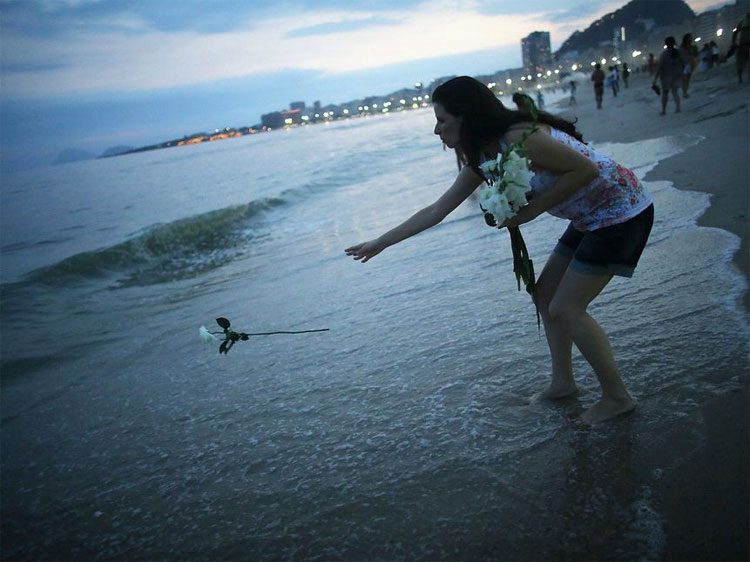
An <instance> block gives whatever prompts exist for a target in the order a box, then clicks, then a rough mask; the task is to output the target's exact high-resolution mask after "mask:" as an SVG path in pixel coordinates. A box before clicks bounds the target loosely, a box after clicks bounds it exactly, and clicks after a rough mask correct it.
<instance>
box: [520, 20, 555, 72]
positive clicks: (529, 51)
mask: <svg viewBox="0 0 750 562" xmlns="http://www.w3.org/2000/svg"><path fill="white" fill-rule="evenodd" d="M521 54H522V57H523V69H524V72H526V73H527V74H531V75H532V76H533V77H536V74H537V73H538V72H542V71H543V70H547V69H548V68H549V67H550V66H552V49H551V47H550V40H549V31H534V32H532V33H530V34H529V35H527V36H526V37H524V38H523V39H521Z"/></svg>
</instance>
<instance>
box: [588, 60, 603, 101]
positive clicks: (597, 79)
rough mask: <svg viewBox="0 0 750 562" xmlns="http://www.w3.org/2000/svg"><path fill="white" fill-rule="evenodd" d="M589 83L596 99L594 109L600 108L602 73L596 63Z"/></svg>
mask: <svg viewBox="0 0 750 562" xmlns="http://www.w3.org/2000/svg"><path fill="white" fill-rule="evenodd" d="M591 81H592V82H593V83H594V97H595V98H596V108H597V109H601V108H602V98H603V97H604V71H603V70H602V65H601V64H599V63H596V65H595V66H594V72H592V73H591Z"/></svg>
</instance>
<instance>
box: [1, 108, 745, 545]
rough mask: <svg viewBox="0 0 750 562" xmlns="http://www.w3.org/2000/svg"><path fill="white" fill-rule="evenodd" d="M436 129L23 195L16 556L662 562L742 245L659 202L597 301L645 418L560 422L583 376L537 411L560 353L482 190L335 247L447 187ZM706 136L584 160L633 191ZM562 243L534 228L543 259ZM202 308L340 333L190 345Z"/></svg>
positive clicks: (13, 309)
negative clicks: (671, 482) (448, 207)
mask: <svg viewBox="0 0 750 562" xmlns="http://www.w3.org/2000/svg"><path fill="white" fill-rule="evenodd" d="M431 128H432V116H431V113H430V112H428V111H425V112H414V113H411V114H408V115H404V116H391V117H388V118H380V119H368V120H360V121H352V122H349V123H344V124H336V125H333V126H330V127H316V128H309V129H298V130H294V131H289V132H287V133H279V134H276V135H266V136H264V137H252V138H243V139H238V140H236V141H226V142H224V143H214V145H213V146H197V147H192V148H188V149H185V150H176V149H175V150H174V151H160V152H158V153H150V154H141V155H132V156H128V157H122V158H114V159H108V160H101V161H95V162H90V163H83V164H77V165H71V166H65V167H62V168H55V169H54V170H47V171H41V172H36V173H33V174H32V173H28V174H19V175H17V176H14V177H13V178H12V179H13V181H12V185H11V186H9V187H8V189H4V191H3V205H2V212H3V217H2V219H3V220H2V228H3V232H2V235H3V236H2V238H3V266H4V267H3V280H4V281H5V284H4V285H3V289H2V292H3V311H2V314H3V322H2V326H1V327H0V329H1V330H2V342H3V357H2V361H3V364H2V377H3V378H2V386H3V389H2V390H3V392H2V436H1V438H2V451H3V454H2V472H3V479H2V497H3V502H2V510H3V521H4V524H3V530H2V534H3V541H2V542H3V545H4V547H3V548H4V551H5V552H6V555H7V557H8V558H14V559H16V558H17V559H49V558H73V559H87V558H111V559H131V558H162V557H163V558H166V557H168V558H197V559H203V558H212V559H217V558H218V559H227V558H235V559H236V558H248V557H251V558H254V559H279V558H290V559H300V558H304V559H313V560H314V559H342V560H355V559H369V560H372V559H394V558H405V559H451V558H453V559H455V558H457V557H461V558H478V557H482V558H491V557H494V558H500V559H509V558H562V557H571V558H576V557H595V558H627V559H636V558H638V559H642V558H646V559H652V558H658V557H659V555H660V553H661V552H662V550H663V548H664V531H663V513H662V512H661V511H660V509H661V506H660V505H659V498H658V497H657V495H656V494H655V493H654V489H655V488H656V487H658V486H659V485H660V482H662V481H663V479H665V478H668V475H669V472H670V471H671V470H673V469H674V468H675V467H677V466H679V465H680V463H681V462H683V461H684V459H685V458H687V456H688V455H689V454H690V452H691V451H692V450H694V449H695V447H697V446H698V445H699V444H700V443H701V441H702V440H703V439H704V438H705V428H704V425H703V420H702V419H701V417H700V413H699V410H698V405H699V404H700V403H701V402H703V401H704V400H706V399H708V398H710V397H711V396H714V395H716V394H719V393H722V392H726V391H728V390H731V389H732V388H735V387H737V386H738V384H739V383H740V381H741V379H742V377H743V376H745V373H744V372H743V371H742V370H741V369H740V370H736V369H735V370H733V369H732V368H731V366H732V365H742V364H744V363H743V362H744V361H746V357H747V343H746V342H747V326H746V324H745V321H744V318H743V316H742V314H741V313H740V312H739V311H738V310H737V307H736V300H737V298H738V296H739V294H740V292H741V291H742V288H743V286H744V280H743V279H742V278H741V277H740V276H739V275H738V274H737V272H736V271H734V270H733V269H732V267H731V265H730V259H731V255H732V253H733V252H734V250H735V249H736V248H737V239H736V238H735V237H734V236H732V235H730V234H728V233H726V232H724V231H721V230H717V229H709V228H698V227H696V226H695V224H694V223H695V219H696V218H697V217H698V216H699V215H700V214H701V213H702V212H703V210H704V209H705V208H706V206H707V205H708V197H707V196H706V195H704V194H701V193H695V192H680V191H677V190H676V189H674V188H673V187H672V186H671V185H670V184H668V183H665V182H655V183H651V184H649V185H648V187H649V189H650V190H651V191H652V192H653V194H654V198H655V206H656V222H655V226H654V230H653V233H652V238H651V241H650V243H649V246H648V247H647V249H646V252H645V254H644V256H643V259H642V262H641V264H640V266H639V268H638V270H637V271H636V275H635V277H634V278H633V279H632V280H624V279H616V280H614V281H613V282H612V283H611V285H610V286H609V287H608V288H607V290H606V291H605V293H604V294H603V295H602V296H601V297H600V299H598V301H597V302H596V303H595V305H594V306H593V307H592V314H593V315H594V316H595V317H596V318H598V319H599V320H600V322H601V323H602V325H603V326H604V327H605V329H606V330H607V332H608V333H609V334H610V335H611V338H612V343H613V346H614V349H615V354H616V356H617V358H618V361H619V363H620V366H621V369H622V371H623V374H624V377H625V379H626V382H627V384H628V386H629V389H630V390H631V392H632V393H633V394H634V396H635V397H636V398H637V399H638V401H639V408H638V410H637V411H636V412H635V413H634V414H632V415H630V416H628V417H627V418H626V419H624V420H622V421H618V422H617V423H613V424H610V425H608V426H606V427H603V428H601V429H597V430H596V431H590V432H585V431H579V430H576V429H575V428H574V427H573V426H572V425H571V424H570V423H569V422H568V418H569V417H570V416H572V415H575V414H577V413H579V412H580V411H581V410H582V409H584V408H585V407H587V406H588V405H589V404H590V403H592V402H593V401H594V400H595V399H596V397H597V388H598V387H597V384H596V382H595V380H594V378H593V375H592V373H591V372H590V369H589V368H588V366H587V365H586V364H585V362H584V361H583V360H582V359H581V358H580V357H579V356H576V358H575V367H576V371H577V374H578V380H579V383H580V385H581V387H582V394H581V396H580V397H579V398H578V399H573V400H569V401H567V402H564V403H562V404H557V405H549V404H535V405H532V406H529V405H527V404H526V402H525V398H526V397H527V396H529V395H530V394H532V393H533V392H535V391H536V390H538V389H539V388H540V387H541V386H542V385H543V384H544V383H545V379H546V377H547V373H548V359H547V352H546V346H545V344H544V340H543V336H541V335H540V334H539V333H538V332H537V329H536V320H535V316H534V310H533V306H532V305H531V303H530V302H529V300H528V297H527V296H526V295H525V293H523V292H518V291H517V290H516V287H515V279H514V277H513V274H512V271H511V269H512V266H511V256H510V248H509V241H508V239H507V236H506V235H505V233H499V232H497V231H494V230H492V229H489V228H487V227H485V226H484V225H483V219H482V217H481V215H480V214H479V213H478V212H477V208H476V207H477V203H476V201H475V200H469V201H467V203H466V204H464V205H462V206H461V207H460V208H459V209H458V210H457V211H456V212H455V213H454V215H452V216H451V217H449V218H448V219H447V220H446V221H445V222H444V223H443V224H441V225H440V226H438V227H436V228H435V229H432V230H431V231H429V232H426V233H424V234H422V235H420V236H419V237H417V238H415V239H413V240H410V241H408V242H405V243H404V244H401V245H399V246H396V247H393V248H390V249H389V250H387V251H386V252H384V253H383V254H381V255H380V256H378V257H377V258H375V259H374V260H373V261H372V262H370V263H368V264H365V265H362V264H359V263H355V262H353V261H351V260H350V259H348V258H346V257H345V256H344V255H343V249H344V248H345V247H346V246H348V245H350V244H352V243H354V242H358V241H362V240H365V239H367V238H369V237H372V236H374V235H377V234H379V233H380V232H382V231H383V230H384V229H387V228H390V227H391V226H393V225H394V224H396V223H397V222H398V221H399V220H401V219H402V218H404V217H405V216H408V215H409V214H410V213H412V212H414V211H416V210H417V209H418V208H420V207H421V206H422V205H424V204H427V203H429V202H431V201H433V200H434V199H435V198H436V197H437V196H438V195H439V194H440V193H441V191H442V189H443V188H444V187H445V186H446V185H447V183H448V181H450V178H451V177H452V175H453V174H454V172H455V161H454V159H453V157H452V155H451V154H450V153H443V152H441V151H440V150H439V148H438V147H437V143H436V142H435V139H434V138H431V135H429V134H427V133H426V132H429V131H430V130H431ZM699 141H700V138H699V137H691V136H680V137H664V138H661V139H652V140H650V141H644V142H642V143H637V144H607V145H599V146H598V147H597V148H599V149H601V150H602V151H604V152H607V153H609V154H611V155H612V156H614V157H615V158H616V159H618V160H620V161H621V162H622V163H623V164H625V165H627V166H630V167H632V168H633V169H635V170H636V172H637V173H638V175H639V176H640V177H643V176H644V175H645V173H646V172H647V171H648V170H649V169H650V168H651V167H653V166H654V165H655V164H656V163H657V162H658V161H659V160H660V159H663V158H666V157H668V156H669V155H671V154H675V153H676V152H679V151H680V150H683V149H684V148H685V147H686V146H690V145H692V144H695V143H696V142H699ZM290 154H293V155H296V156H295V157H294V158H290V157H289V155H290ZM50 197H51V199H49V198H50ZM47 200H51V201H52V202H53V204H52V206H50V207H44V205H43V203H42V202H43V201H47ZM564 227H565V223H564V222H563V221H560V220H558V219H554V218H553V217H541V218H540V219H539V220H537V221H535V222H534V223H533V224H530V225H527V227H526V228H524V236H525V238H526V241H527V244H528V246H529V250H530V252H531V255H532V257H533V258H534V259H535V261H536V263H537V268H538V269H539V270H541V266H542V264H543V262H544V259H545V258H546V255H547V254H548V253H549V252H550V251H551V249H552V247H553V246H554V244H555V242H556V239H557V237H558V236H559V234H560V233H561V232H562V231H563V230H564ZM217 316H227V317H229V318H230V319H231V320H232V322H233V324H234V325H235V326H236V328H237V329H240V330H246V331H266V330H278V329H282V330H283V329H292V330H294V329H308V328H321V327H328V328H330V329H331V331H330V332H328V333H325V334H310V335H305V336H277V337H268V338H265V339H261V338H256V339H253V340H251V341H250V342H249V343H243V342H240V343H239V344H238V345H237V346H235V348H234V349H233V350H232V351H231V352H230V354H229V355H228V356H219V355H218V354H217V353H216V349H214V348H212V347H207V346H202V345H201V344H200V342H199V341H198V338H197V328H198V326H200V325H201V324H206V325H210V324H211V323H212V322H213V318H215V317H217ZM678 435H679V438H677V437H676V436H678ZM686 435H687V436H688V437H686Z"/></svg>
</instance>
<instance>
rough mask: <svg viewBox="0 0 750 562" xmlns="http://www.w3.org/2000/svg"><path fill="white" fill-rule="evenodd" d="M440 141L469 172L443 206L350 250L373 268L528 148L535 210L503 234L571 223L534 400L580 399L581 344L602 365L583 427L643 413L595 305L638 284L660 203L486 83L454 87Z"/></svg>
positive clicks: (443, 104) (544, 308) (440, 121)
mask: <svg viewBox="0 0 750 562" xmlns="http://www.w3.org/2000/svg"><path fill="white" fill-rule="evenodd" d="M432 103H433V109H434V112H435V118H436V121H437V122H436V125H435V129H434V131H433V132H434V134H436V135H438V136H439V137H440V140H442V142H443V144H444V146H447V147H448V148H452V149H454V150H455V152H456V156H457V159H458V161H459V162H460V163H461V164H462V167H461V168H460V171H459V172H458V175H457V177H456V179H455V181H454V182H453V184H452V185H451V187H450V188H448V190H447V191H446V192H445V193H443V195H441V196H440V197H439V198H438V199H437V200H436V201H435V202H434V203H432V204H431V205H428V206H426V207H425V208H423V209H422V210H420V211H418V212H417V213H415V214H414V215H412V216H411V217H410V218H408V219H407V220H405V221H404V222H402V223H401V224H399V225H398V226H396V227H395V228H393V229H392V230H389V231H388V232H386V233H384V234H382V235H381V236H379V237H378V238H375V239H373V240H370V241H368V242H362V243H359V244H355V245H353V246H350V247H349V248H346V250H345V252H346V254H347V255H349V256H352V257H353V258H354V259H355V260H361V261H362V263H365V262H367V261H369V260H370V259H372V258H373V257H375V256H377V255H378V254H379V253H380V252H382V251H383V250H385V249H386V248H388V247H389V246H392V245H394V244H397V243H399V242H401V241H403V240H406V239H407V238H409V237H411V236H414V235H415V234H418V233H419V232H422V231H423V230H426V229H428V228H430V227H433V226H435V225H437V224H438V223H440V222H441V221H442V220H443V219H444V218H445V217H446V216H448V214H449V213H451V212H452V211H453V210H454V209H456V208H457V207H458V206H459V205H460V204H461V203H462V202H463V201H464V200H465V199H467V198H468V197H469V196H470V195H471V194H472V193H473V192H474V190H475V189H476V188H477V187H478V186H479V185H480V184H482V183H483V182H487V183H489V181H490V178H489V177H487V176H485V175H484V172H483V171H482V169H481V168H480V164H482V162H483V161H487V160H490V159H494V158H496V156H497V155H498V154H499V153H500V151H501V150H503V149H504V148H505V147H507V146H508V145H509V144H510V143H517V142H523V146H524V149H525V151H526V155H527V157H528V158H529V159H530V160H531V170H532V171H533V172H534V176H533V178H532V180H531V191H530V192H529V193H528V194H527V197H530V201H529V203H528V205H526V206H524V207H522V208H521V209H520V210H519V211H518V213H517V214H516V215H515V216H513V217H512V218H510V219H508V220H507V221H505V222H504V223H503V224H501V225H499V228H516V227H518V226H520V225H522V224H525V223H527V222H529V221H532V220H533V219H535V218H536V217H538V216H539V215H541V214H542V213H544V212H548V213H550V214H552V215H554V216H557V217H562V218H566V219H569V220H570V221H571V222H570V224H569V226H568V227H567V230H565V232H564V234H563V235H562V237H561V238H560V240H559V243H558V244H557V246H556V247H555V250H554V251H553V253H552V254H551V255H550V257H549V260H548V261H547V264H546V265H545V267H544V269H543V271H542V273H541V274H540V276H539V279H538V281H537V285H536V294H535V302H536V304H537V306H538V308H539V311H540V313H541V316H542V319H543V322H544V331H545V336H546V339H547V343H548V346H549V350H550V355H551V360H552V369H551V382H550V384H549V385H548V386H547V387H546V388H545V389H544V390H543V391H542V392H540V393H538V394H536V395H534V397H533V399H534V400H537V399H559V398H564V397H568V396H572V395H575V394H576V393H577V391H578V389H577V386H576V383H575V380H574V377H573V370H572V362H571V354H572V345H573V344H575V345H576V347H577V348H578V349H579V350H580V351H581V353H582V354H583V356H584V357H585V358H586V360H587V361H588V362H589V364H590V365H591V366H592V368H593V370H594V372H595V373H596V376H597V378H598V380H599V383H600V385H601V389H602V396H601V398H600V399H599V400H598V401H597V402H596V403H595V404H594V405H593V406H591V407H590V408H589V409H588V410H586V411H585V412H584V413H583V414H582V416H581V418H580V420H581V421H582V422H583V423H586V424H593V423H598V422H602V421H605V420H608V419H611V418H614V417H616V416H618V415H620V414H623V413H626V412H629V411H630V410H632V409H633V408H635V401H634V400H633V398H632V397H631V396H630V394H629V393H628V391H627V389H626V388H625V385H624V383H623V381H622V378H621V377H620V373H619V370H618V368H617V364H616V362H615V359H614V356H613V353H612V349H611V347H610V344H609V340H608V337H607V335H606V334H605V333H604V331H603V330H602V328H601V327H600V326H599V324H597V322H596V321H595V320H594V319H593V318H592V317H591V316H590V315H589V314H588V312H587V308H588V306H589V304H590V303H591V302H592V301H593V300H594V299H595V298H596V297H597V296H598V295H599V294H600V293H601V292H602V290H603V289H604V288H605V287H606V286H607V284H608V283H609V281H610V280H611V279H612V277H613V275H620V276H625V277H630V276H632V274H633V271H634V269H635V267H636V265H637V263H638V260H639V258H640V255H641V252H642V251H643V248H644V246H645V245H646V241H647V239H648V236H649V233H650V231H651V226H652V224H653V212H654V209H653V204H652V199H651V195H650V194H649V193H648V192H647V191H646V190H645V189H644V187H643V186H642V185H641V183H640V182H639V181H638V179H637V178H636V176H635V174H633V172H631V171H630V170H628V169H626V168H623V167H622V166H620V165H619V164H617V163H616V162H614V161H613V160H612V159H610V158H609V157H607V156H605V155H604V154H601V153H599V152H597V151H595V150H594V149H592V148H591V147H589V146H587V145H586V144H584V142H583V138H582V136H581V134H580V133H579V132H578V131H577V130H576V128H575V125H574V124H573V123H571V122H569V121H566V120H565V119H562V118H560V117H557V116H554V115H552V114H549V113H545V112H538V113H535V114H534V113H530V112H527V111H513V110H510V109H507V108H506V107H505V106H504V105H503V104H502V102H501V101H500V100H499V99H497V97H495V95H494V94H493V93H492V91H491V90H490V89H489V88H487V87H486V86H485V85H484V84H482V83H481V82H479V81H478V80H475V79H474V78H470V77H468V76H459V77H457V78H453V79H451V80H449V81H447V82H445V83H444V84H442V85H440V86H438V87H437V88H436V89H435V91H434V92H433V94H432Z"/></svg>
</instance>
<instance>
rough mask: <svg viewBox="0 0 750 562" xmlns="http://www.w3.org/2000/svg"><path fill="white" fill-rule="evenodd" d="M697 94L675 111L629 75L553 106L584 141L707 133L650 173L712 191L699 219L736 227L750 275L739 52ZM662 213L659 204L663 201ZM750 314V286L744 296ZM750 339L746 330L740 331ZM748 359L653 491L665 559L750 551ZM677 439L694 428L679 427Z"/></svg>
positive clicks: (748, 147)
mask: <svg viewBox="0 0 750 562" xmlns="http://www.w3.org/2000/svg"><path fill="white" fill-rule="evenodd" d="M689 93H690V98H689V99H683V100H682V112H681V113H674V109H675V106H674V102H673V100H672V99H671V98H670V101H669V104H668V106H667V114H666V115H665V116H660V115H659V112H660V110H661V105H660V99H659V96H657V95H656V94H655V93H654V92H653V91H652V90H651V78H650V77H649V76H648V75H647V74H634V75H631V80H630V87H629V88H628V89H622V90H621V93H620V95H619V96H618V97H616V98H614V97H613V96H612V94H611V92H610V91H609V90H607V91H606V92H605V96H604V103H603V108H602V109H601V110H597V109H596V105H595V101H594V96H593V87H592V86H591V85H590V84H579V87H578V92H577V96H576V97H577V102H578V104H577V105H576V106H572V107H571V106H569V105H568V100H567V99H566V100H563V101H560V102H558V104H557V105H556V106H552V107H550V108H548V110H550V111H552V112H553V113H558V114H561V115H564V116H567V117H573V116H574V117H577V119H578V122H577V126H578V128H579V130H580V131H581V132H582V133H583V135H584V137H585V138H586V140H588V141H591V142H593V143H600V142H637V141H639V140H644V139H650V138H656V137H663V136H667V135H682V134H689V135H700V136H702V137H704V140H702V141H701V142H699V143H698V144H696V145H694V146H692V147H691V148H689V149H687V150H686V151H684V152H682V153H681V154H678V155H675V156H673V157H671V158H667V159H665V160H664V161H662V162H661V163H659V164H658V165H657V166H656V167H655V168H654V169H653V170H651V171H650V172H649V173H648V174H647V176H646V178H645V179H646V181H655V180H666V181H670V182H672V183H673V185H674V186H675V187H676V188H678V189H685V190H693V191H702V192H706V193H709V194H710V195H711V199H710V201H711V204H710V207H709V208H708V209H707V210H706V212H705V213H704V214H703V216H702V217H700V219H699V221H698V224H700V225H704V226H709V227H717V228H722V229H725V230H728V231H730V232H732V233H734V234H736V235H737V236H738V237H739V238H740V241H741V242H740V248H739V251H738V252H737V253H736V254H735V256H734V265H735V266H736V267H737V268H738V269H739V270H740V272H741V273H742V274H743V275H744V277H745V279H748V277H750V273H749V268H748V262H749V261H750V251H749V250H748V232H749V230H750V228H749V226H748V215H749V214H750V120H749V117H748V104H749V103H750V84H748V81H747V80H746V81H745V83H744V84H738V82H737V78H736V74H735V70H734V60H731V61H730V62H729V63H728V64H725V65H723V66H720V67H718V68H715V69H712V70H709V71H706V72H703V73H696V74H695V75H694V77H693V80H692V84H691V87H690V91H689ZM657 213H658V209H657ZM737 305H738V307H740V308H741V309H742V311H743V313H744V314H745V316H746V318H747V315H748V311H750V299H748V291H747V289H746V290H745V292H744V295H743V297H742V302H739V303H737ZM738 337H743V338H745V337H746V335H745V334H738ZM749 367H750V360H748V361H745V362H744V364H741V365H724V366H720V367H719V368H722V369H727V370H733V372H734V373H733V374H737V373H740V374H741V375H742V376H741V380H742V381H743V384H742V388H741V389H739V390H737V391H734V392H730V393H727V394H725V395H723V396H719V397H717V398H715V399H713V400H712V401H710V402H709V403H705V404H702V405H701V408H702V412H701V414H702V417H703V420H704V423H705V427H706V440H705V444H704V445H701V446H700V447H699V448H698V449H696V450H695V451H694V452H693V453H692V455H691V456H690V458H689V459H688V460H687V462H684V463H682V464H681V466H679V467H677V468H676V469H675V470H674V471H673V473H672V474H671V478H670V479H669V481H668V482H664V483H663V484H662V485H661V489H658V490H655V491H654V492H655V495H656V496H658V497H659V500H660V504H661V506H662V509H663V515H664V519H665V520H664V522H663V524H664V532H665V535H666V537H665V539H666V545H665V548H664V550H663V555H664V558H665V559H667V560H748V559H750V549H749V547H748V534H749V533H750V515H749V512H750V490H749V486H748V482H749V481H750V451H749V447H748V444H749V443H750V427H749V426H750V395H749V393H748V371H749ZM674 439H675V440H680V439H685V440H689V439H690V436H689V435H688V434H687V433H686V434H685V435H682V436H680V435H675V436H674Z"/></svg>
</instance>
